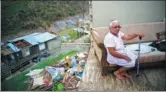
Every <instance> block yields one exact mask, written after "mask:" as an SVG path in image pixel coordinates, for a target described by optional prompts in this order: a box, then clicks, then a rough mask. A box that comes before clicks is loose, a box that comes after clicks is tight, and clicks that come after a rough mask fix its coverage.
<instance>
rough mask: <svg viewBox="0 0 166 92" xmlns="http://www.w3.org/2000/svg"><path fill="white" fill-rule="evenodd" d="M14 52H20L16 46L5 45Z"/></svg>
mask: <svg viewBox="0 0 166 92" xmlns="http://www.w3.org/2000/svg"><path fill="white" fill-rule="evenodd" d="M7 45H8V46H9V47H10V48H11V49H12V50H13V51H14V52H18V51H20V49H18V48H17V47H16V46H14V45H13V44H12V43H8V44H7Z"/></svg>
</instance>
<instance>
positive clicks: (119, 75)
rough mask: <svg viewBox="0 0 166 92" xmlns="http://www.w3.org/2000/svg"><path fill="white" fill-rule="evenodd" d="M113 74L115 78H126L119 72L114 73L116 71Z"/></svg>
mask: <svg viewBox="0 0 166 92" xmlns="http://www.w3.org/2000/svg"><path fill="white" fill-rule="evenodd" d="M114 75H115V76H116V78H117V79H119V80H124V79H126V78H125V77H123V76H122V75H121V74H116V73H114Z"/></svg>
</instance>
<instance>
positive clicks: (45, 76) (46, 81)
mask: <svg viewBox="0 0 166 92" xmlns="http://www.w3.org/2000/svg"><path fill="white" fill-rule="evenodd" d="M86 57H87V54H86V53H85V52H84V53H83V52H82V53H79V54H77V55H76V56H73V57H69V56H67V57H65V59H63V60H61V61H59V62H58V63H56V65H53V66H46V67H45V68H44V69H35V70H32V71H30V72H29V73H28V74H26V76H30V77H31V79H32V80H33V86H32V88H31V89H33V88H36V87H38V86H41V87H43V85H44V87H50V86H52V88H51V89H52V91H64V90H75V89H76V88H78V86H79V84H80V80H81V79H82V75H83V69H84V66H85V63H86ZM39 88H40V87H39Z"/></svg>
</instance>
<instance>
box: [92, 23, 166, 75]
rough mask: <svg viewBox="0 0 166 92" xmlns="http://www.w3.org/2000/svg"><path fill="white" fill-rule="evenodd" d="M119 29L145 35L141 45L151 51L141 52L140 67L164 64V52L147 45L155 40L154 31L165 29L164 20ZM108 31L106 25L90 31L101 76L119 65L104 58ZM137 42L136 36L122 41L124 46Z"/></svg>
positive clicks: (124, 26) (123, 26) (105, 56)
mask: <svg viewBox="0 0 166 92" xmlns="http://www.w3.org/2000/svg"><path fill="white" fill-rule="evenodd" d="M121 30H122V31H123V32H124V33H126V34H128V33H135V32H141V33H144V35H145V37H143V38H142V40H141V46H144V47H146V48H148V49H150V50H151V51H150V52H148V53H141V55H140V68H147V67H162V66H164V65H165V52H161V51H158V50H157V49H156V48H154V47H151V46H149V44H151V43H152V42H153V41H156V40H157V38H156V33H158V32H163V31H165V23H164V22H154V23H141V24H129V25H122V28H121ZM108 32H109V28H108V27H97V28H93V29H92V31H91V34H92V45H93V47H94V49H95V55H96V56H97V58H98V60H99V62H100V64H101V67H102V68H101V69H102V76H105V75H107V74H108V73H109V72H110V71H114V70H116V69H117V68H118V67H119V66H117V65H115V64H109V63H108V62H107V60H106V58H107V52H106V49H105V47H104V44H103V40H104V37H105V35H106V34H107V33H108ZM137 43H138V39H136V38H135V39H133V40H130V41H124V44H125V46H129V45H131V44H137ZM137 45H138V44H137ZM137 49H138V48H137ZM135 54H136V53H135ZM134 68H136V67H134ZM134 68H133V69H134Z"/></svg>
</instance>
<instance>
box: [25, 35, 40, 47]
mask: <svg viewBox="0 0 166 92" xmlns="http://www.w3.org/2000/svg"><path fill="white" fill-rule="evenodd" d="M24 40H25V41H27V42H29V43H30V44H32V45H36V44H38V42H37V41H36V39H35V38H34V36H31V35H30V36H27V37H24Z"/></svg>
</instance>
